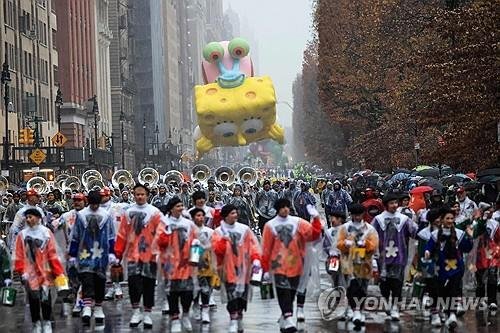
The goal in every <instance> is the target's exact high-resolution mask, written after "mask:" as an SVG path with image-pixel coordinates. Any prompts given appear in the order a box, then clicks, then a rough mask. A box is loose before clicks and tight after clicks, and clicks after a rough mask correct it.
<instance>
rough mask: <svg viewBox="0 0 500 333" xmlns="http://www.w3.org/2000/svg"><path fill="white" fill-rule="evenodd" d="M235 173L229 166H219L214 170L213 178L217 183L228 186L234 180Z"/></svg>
mask: <svg viewBox="0 0 500 333" xmlns="http://www.w3.org/2000/svg"><path fill="white" fill-rule="evenodd" d="M235 179H236V174H235V172H234V170H233V169H231V168H230V167H225V166H222V167H219V168H217V170H215V180H216V182H217V184H220V185H227V186H230V185H232V184H233V183H234V182H235Z"/></svg>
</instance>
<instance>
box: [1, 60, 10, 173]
mask: <svg viewBox="0 0 500 333" xmlns="http://www.w3.org/2000/svg"><path fill="white" fill-rule="evenodd" d="M9 82H10V70H9V63H8V61H7V56H5V62H4V63H3V66H2V85H3V86H4V103H5V104H4V110H5V138H4V146H3V157H4V161H5V170H7V174H8V170H9V148H10V142H9V103H10V97H9Z"/></svg>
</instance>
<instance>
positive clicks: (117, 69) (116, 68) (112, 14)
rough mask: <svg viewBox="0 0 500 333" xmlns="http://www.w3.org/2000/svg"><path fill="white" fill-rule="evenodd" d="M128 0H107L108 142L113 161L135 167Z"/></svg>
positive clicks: (129, 6)
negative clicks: (108, 39) (111, 146)
mask: <svg viewBox="0 0 500 333" xmlns="http://www.w3.org/2000/svg"><path fill="white" fill-rule="evenodd" d="M132 6H133V1H132V0H108V15H109V28H110V30H111V32H112V34H113V39H111V44H110V46H109V53H110V57H109V59H110V75H111V76H110V77H111V110H112V144H113V153H114V155H115V164H117V165H118V166H119V168H122V169H127V170H131V171H135V169H136V168H135V150H136V148H135V129H134V95H135V94H136V86H135V81H134V77H133V68H134V66H135V62H134V59H133V55H134V54H135V51H134V38H133V33H134V30H133V29H134V22H135V20H134V17H133V10H132Z"/></svg>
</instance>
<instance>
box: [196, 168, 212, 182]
mask: <svg viewBox="0 0 500 333" xmlns="http://www.w3.org/2000/svg"><path fill="white" fill-rule="evenodd" d="M211 174H212V172H211V171H210V168H209V167H208V166H206V165H205V164H198V165H195V166H194V168H193V170H192V171H191V179H193V180H199V181H200V182H201V183H206V181H207V180H208V178H210V176H211Z"/></svg>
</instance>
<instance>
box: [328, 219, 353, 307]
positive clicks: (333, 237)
mask: <svg viewBox="0 0 500 333" xmlns="http://www.w3.org/2000/svg"><path fill="white" fill-rule="evenodd" d="M328 217H329V219H330V223H329V224H330V225H331V227H330V228H328V230H326V231H325V233H324V237H323V251H324V252H325V253H326V255H327V256H328V261H327V263H328V262H329V261H330V258H331V257H337V260H339V259H340V250H339V249H338V247H337V243H338V236H339V231H340V227H341V226H342V225H343V224H344V223H345V219H346V216H345V214H344V213H342V212H329V216H328ZM327 270H328V268H327ZM328 273H330V272H328ZM331 277H332V280H333V281H332V282H333V286H334V287H339V286H340V274H332V275H331ZM351 317H352V316H351Z"/></svg>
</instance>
